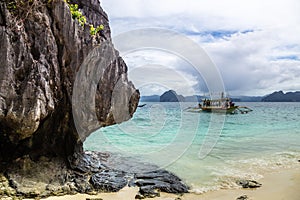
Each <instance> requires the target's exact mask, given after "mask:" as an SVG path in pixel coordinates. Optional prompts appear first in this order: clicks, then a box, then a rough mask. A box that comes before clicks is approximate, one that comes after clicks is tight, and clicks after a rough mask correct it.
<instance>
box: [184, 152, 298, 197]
mask: <svg viewBox="0 0 300 200" xmlns="http://www.w3.org/2000/svg"><path fill="white" fill-rule="evenodd" d="M299 158H300V152H280V153H274V154H272V155H268V156H266V155H265V156H262V157H260V158H249V159H241V160H235V161H233V160H231V161H227V162H226V163H224V165H223V166H215V167H213V166H212V167H211V168H210V169H211V174H210V175H211V177H213V178H212V179H211V181H210V182H206V183H205V185H204V184H202V185H201V184H198V185H197V184H191V187H192V189H191V191H190V192H192V193H196V194H202V193H205V192H208V191H215V190H220V189H235V188H240V186H239V185H238V184H237V183H236V182H237V181H238V180H244V179H247V180H256V181H259V180H260V179H262V178H263V177H264V174H266V173H269V172H274V171H277V170H279V169H289V168H294V167H299V161H298V160H299Z"/></svg>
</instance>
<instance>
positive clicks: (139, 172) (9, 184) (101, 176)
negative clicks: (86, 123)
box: [0, 151, 189, 199]
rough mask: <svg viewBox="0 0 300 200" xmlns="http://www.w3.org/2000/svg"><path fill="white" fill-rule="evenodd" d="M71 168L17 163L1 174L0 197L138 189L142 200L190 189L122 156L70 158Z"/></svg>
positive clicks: (47, 161) (43, 161)
mask: <svg viewBox="0 0 300 200" xmlns="http://www.w3.org/2000/svg"><path fill="white" fill-rule="evenodd" d="M120 163H122V164H120ZM69 164H70V168H68V167H66V165H65V164H64V162H62V161H60V160H59V159H54V158H52V159H49V158H41V159H40V160H39V161H32V160H31V159H30V158H29V157H24V158H21V159H19V160H16V161H15V162H14V163H13V164H12V165H10V167H6V170H4V173H2V174H0V188H1V190H0V197H1V199H5V198H8V197H11V199H22V198H44V197H49V196H61V195H67V194H76V193H86V194H97V193H103V192H118V191H119V190H121V189H122V188H124V187H126V186H129V187H139V193H138V194H137V196H136V198H138V199H142V198H146V197H156V196H159V192H167V193H175V194H182V193H187V192H188V189H189V188H188V186H187V185H185V184H184V183H183V182H182V181H181V179H180V178H178V177H177V176H176V175H174V174H172V173H170V172H168V171H166V170H163V169H158V168H157V167H155V166H153V165H149V164H147V163H142V162H139V161H136V160H133V159H130V158H125V157H122V156H119V155H111V154H109V153H100V152H91V151H87V152H84V153H83V154H76V155H74V156H73V157H72V158H71V157H70V160H69ZM122 168H123V170H120V169H122Z"/></svg>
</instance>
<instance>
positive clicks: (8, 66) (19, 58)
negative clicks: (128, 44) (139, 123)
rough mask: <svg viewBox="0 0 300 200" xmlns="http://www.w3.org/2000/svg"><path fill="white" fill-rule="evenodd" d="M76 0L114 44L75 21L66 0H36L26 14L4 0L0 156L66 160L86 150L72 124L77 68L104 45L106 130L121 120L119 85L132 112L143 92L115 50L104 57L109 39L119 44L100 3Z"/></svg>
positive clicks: (0, 7) (98, 101)
mask: <svg viewBox="0 0 300 200" xmlns="http://www.w3.org/2000/svg"><path fill="white" fill-rule="evenodd" d="M17 2H18V1H17ZM72 3H78V5H79V8H80V9H81V10H82V12H83V15H85V16H86V19H87V23H89V24H93V25H94V27H97V26H98V25H100V24H103V25H104V27H105V35H106V38H108V40H107V41H106V40H105V39H104V38H103V37H100V36H91V35H90V30H89V26H87V25H85V26H84V27H82V26H80V25H79V23H78V21H77V20H74V19H72V16H71V13H70V10H69V7H68V5H67V4H66V3H65V2H64V1H63V0H53V1H33V3H32V4H30V5H29V4H28V6H30V7H29V8H28V9H29V10H28V12H27V13H26V12H25V11H22V12H21V11H18V12H17V11H16V10H14V9H13V8H10V9H9V8H7V5H8V4H9V3H5V2H1V3H0V38H1V40H0V46H1V49H0V55H1V56H0V63H1V68H0V161H9V160H12V159H15V158H18V157H21V156H23V155H29V156H30V157H31V158H38V157H39V156H42V155H43V156H60V157H64V158H67V157H68V156H69V155H72V154H73V152H74V151H75V150H80V149H81V146H82V145H81V142H83V141H80V139H81V138H80V137H79V136H78V133H77V130H76V128H75V126H74V122H73V115H72V103H71V100H72V92H73V86H74V81H75V78H76V73H77V72H78V71H79V70H80V66H81V64H82V62H83V60H84V59H85V58H86V57H87V55H88V54H89V53H90V52H91V51H92V49H93V48H95V47H96V46H97V45H100V46H99V47H98V48H99V52H101V53H102V55H100V56H99V59H109V61H108V62H109V63H110V65H109V66H103V68H104V67H105V68H104V69H105V72H103V73H104V74H105V75H103V76H102V77H99V79H100V78H101V79H100V80H99V83H98V88H97V94H96V95H95V105H96V108H95V109H96V115H97V119H98V121H99V127H100V126H107V125H111V124H114V123H116V122H115V121H114V119H113V117H112V116H111V115H112V114H111V112H112V109H113V105H112V104H111V100H112V93H113V89H114V87H115V85H116V83H117V82H118V84H121V85H123V86H124V87H125V86H126V88H127V91H126V92H127V93H122V97H123V98H126V99H129V101H128V102H129V104H128V105H123V106H125V107H126V106H127V107H128V110H129V111H130V113H129V115H130V116H132V114H133V112H134V111H135V108H136V106H137V103H138V99H139V92H138V91H136V89H135V88H134V86H133V84H132V83H131V82H129V81H128V80H127V74H126V72H127V67H126V64H125V63H124V61H123V60H122V58H121V57H119V56H118V53H117V52H116V51H115V52H114V54H115V55H114V56H111V57H109V58H106V57H105V55H106V54H105V52H106V51H107V50H106V49H105V48H104V47H105V45H102V44H103V43H107V44H108V45H109V44H110V45H112V44H111V41H110V40H111V39H110V29H109V26H108V19H107V15H106V14H105V13H104V11H103V10H102V8H101V7H100V3H99V1H97V0H90V1H74V2H72ZM24 6H26V5H24ZM17 9H18V7H17ZM30 9H31V10H30ZM101 45H102V46H103V48H102V47H101ZM101 56H103V58H102V57H101ZM101 67H102V66H101ZM81 84H83V85H85V84H88V83H86V82H82V83H81ZM124 95H125V97H124ZM126 120H127V119H126ZM99 127H96V128H99ZM86 136H88V135H86Z"/></svg>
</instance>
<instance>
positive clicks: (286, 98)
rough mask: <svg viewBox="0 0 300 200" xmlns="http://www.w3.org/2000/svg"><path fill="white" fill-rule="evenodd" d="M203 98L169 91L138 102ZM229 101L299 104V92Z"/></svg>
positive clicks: (142, 97)
mask: <svg viewBox="0 0 300 200" xmlns="http://www.w3.org/2000/svg"><path fill="white" fill-rule="evenodd" d="M203 98H205V97H204V96H200V95H193V96H183V95H180V94H177V93H176V91H174V90H169V91H166V92H164V93H163V94H162V95H151V96H141V98H140V102H201V100H202V99H203ZM231 99H232V100H233V101H234V102H300V91H297V92H287V93H284V92H283V91H276V92H273V93H272V94H268V95H265V96H231Z"/></svg>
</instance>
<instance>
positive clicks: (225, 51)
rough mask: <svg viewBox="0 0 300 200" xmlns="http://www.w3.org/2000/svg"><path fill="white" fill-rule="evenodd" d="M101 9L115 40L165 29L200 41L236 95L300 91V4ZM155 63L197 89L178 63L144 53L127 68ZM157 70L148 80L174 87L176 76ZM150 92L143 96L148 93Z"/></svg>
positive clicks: (176, 3) (173, 1)
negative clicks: (139, 31) (128, 34)
mask: <svg viewBox="0 0 300 200" xmlns="http://www.w3.org/2000/svg"><path fill="white" fill-rule="evenodd" d="M101 3H102V6H103V7H104V9H105V10H106V11H107V12H108V14H109V18H110V21H111V28H112V33H113V35H117V34H119V33H121V32H124V31H130V30H133V29H137V28H148V27H161V28H167V29H172V30H175V31H178V32H181V33H183V34H185V35H186V36H188V37H190V38H191V39H193V40H194V41H196V42H197V43H198V44H199V45H200V46H202V47H204V49H205V50H206V51H207V52H208V54H209V56H210V57H211V59H212V60H213V61H214V62H215V63H216V65H217V67H218V68H219V69H220V71H221V74H222V77H223V79H224V83H225V86H226V88H227V89H228V90H229V91H230V92H231V93H232V94H237V95H238V94H249V95H264V94H266V93H270V92H273V91H274V90H286V91H290V90H300V84H299V78H300V61H299V60H300V27H299V24H300V13H299V10H300V1H298V0H273V1H271V0H266V1H261V0H244V1H238V0H226V1H219V0H210V1H198V0H186V1H183V0H164V1H158V0H151V1H149V0H128V1H122V0H103V1H101ZM153 37H155V35H153ZM182 48H184V45H183V46H182ZM151 56H152V58H151ZM154 57H155V60H156V62H155V63H154V64H155V65H161V66H168V67H169V69H172V70H173V69H174V71H179V72H180V73H181V74H185V75H184V77H186V78H185V79H186V80H190V82H189V81H188V82H189V86H187V87H189V88H190V87H191V86H192V88H195V87H196V85H197V84H196V83H195V82H194V81H196V82H197V80H198V78H197V77H195V76H194V75H193V73H192V70H190V67H189V66H188V65H185V64H183V63H180V62H181V61H180V59H178V58H172V56H171V57H168V56H167V55H163V56H162V55H159V53H157V52H156V53H155V52H145V53H144V54H142V53H140V54H136V55H135V57H131V58H130V59H126V62H127V63H128V65H129V68H130V69H133V68H134V66H135V65H136V66H142V65H143V64H145V60H147V59H150V60H151V59H152V60H153V58H154ZM133 63H135V64H133ZM148 64H149V63H148ZM152 64H153V63H152ZM153 69H154V68H153ZM153 69H152V71H148V73H147V76H149V77H151V76H152V77H157V78H160V80H159V81H161V80H162V79H164V81H165V82H166V81H169V82H170V83H169V84H171V85H172V87H176V84H175V83H176V81H174V77H175V76H171V75H170V76H167V75H165V76H162V75H161V76H158V75H157V74H156V72H154V71H153ZM140 74H142V72H140ZM177 78H178V77H177ZM145 80H146V79H145ZM178 80H179V79H178ZM181 85H183V84H181ZM145 88H147V87H145ZM149 88H151V87H148V89H149ZM153 88H154V87H153ZM148 89H147V90H146V89H145V92H146V91H147V92H149V93H150V90H148ZM173 89H176V88H173ZM186 89H187V88H185V89H182V90H184V91H187V90H186ZM161 90H162V89H161ZM178 90H180V88H179V87H178ZM153 91H154V90H153Z"/></svg>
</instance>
